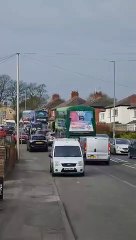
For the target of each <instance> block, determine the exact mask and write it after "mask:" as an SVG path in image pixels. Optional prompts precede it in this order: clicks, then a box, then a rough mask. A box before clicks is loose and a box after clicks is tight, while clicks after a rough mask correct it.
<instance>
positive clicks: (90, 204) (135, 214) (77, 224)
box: [55, 156, 136, 240]
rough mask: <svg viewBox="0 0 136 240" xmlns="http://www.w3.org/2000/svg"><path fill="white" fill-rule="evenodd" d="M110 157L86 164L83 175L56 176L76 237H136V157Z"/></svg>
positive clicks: (85, 239) (102, 239)
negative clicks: (108, 160)
mask: <svg viewBox="0 0 136 240" xmlns="http://www.w3.org/2000/svg"><path fill="white" fill-rule="evenodd" d="M111 160H112V161H111V165H110V166H105V165H104V164H93V165H87V166H86V176H85V177H84V178H81V177H55V183H56V185H57V188H58V191H59V194H60V198H61V200H62V201H63V203H64V206H65V211H66V212H67V216H68V219H69V222H70V225H71V227H72V229H73V233H74V236H75V239H79V240H91V239H92V240H107V239H108V240H113V239H116V240H128V239H131V240H135V239H136V228H135V226H136V159H133V160H128V159H127V157H126V156H112V157H111Z"/></svg>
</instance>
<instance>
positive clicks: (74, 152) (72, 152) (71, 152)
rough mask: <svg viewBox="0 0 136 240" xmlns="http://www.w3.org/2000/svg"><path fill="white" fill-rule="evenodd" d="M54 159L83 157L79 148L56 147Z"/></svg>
mask: <svg viewBox="0 0 136 240" xmlns="http://www.w3.org/2000/svg"><path fill="white" fill-rule="evenodd" d="M54 157H81V151H80V148H79V147H78V146H56V147H55V151H54Z"/></svg>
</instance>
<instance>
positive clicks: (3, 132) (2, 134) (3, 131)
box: [0, 126, 7, 138]
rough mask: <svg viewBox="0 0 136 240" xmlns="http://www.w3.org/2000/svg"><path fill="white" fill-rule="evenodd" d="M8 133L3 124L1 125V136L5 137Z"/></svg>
mask: <svg viewBox="0 0 136 240" xmlns="http://www.w3.org/2000/svg"><path fill="white" fill-rule="evenodd" d="M6 135H7V133H6V130H5V129H4V128H3V127H2V126H0V138H5V137H6Z"/></svg>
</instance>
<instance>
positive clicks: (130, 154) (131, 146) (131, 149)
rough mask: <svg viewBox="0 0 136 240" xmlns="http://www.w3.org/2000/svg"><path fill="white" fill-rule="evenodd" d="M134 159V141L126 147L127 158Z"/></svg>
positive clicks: (135, 145) (135, 142) (135, 146)
mask: <svg viewBox="0 0 136 240" xmlns="http://www.w3.org/2000/svg"><path fill="white" fill-rule="evenodd" d="M134 157H136V140H133V141H131V142H130V144H129V146H128V158H134Z"/></svg>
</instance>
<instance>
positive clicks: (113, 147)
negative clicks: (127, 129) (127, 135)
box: [110, 138, 130, 154]
mask: <svg viewBox="0 0 136 240" xmlns="http://www.w3.org/2000/svg"><path fill="white" fill-rule="evenodd" d="M129 144H130V141H129V140H128V139H122V138H115V139H110V151H111V153H112V154H128V146H129Z"/></svg>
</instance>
